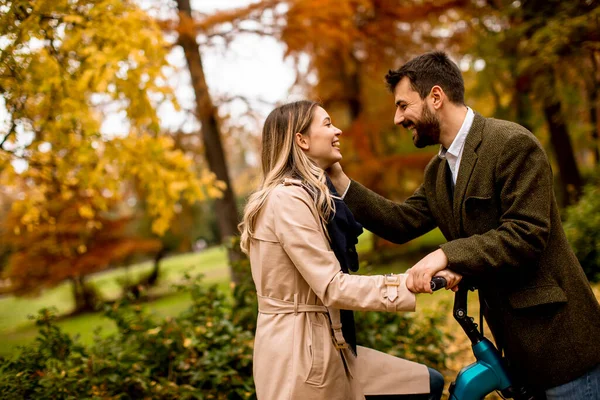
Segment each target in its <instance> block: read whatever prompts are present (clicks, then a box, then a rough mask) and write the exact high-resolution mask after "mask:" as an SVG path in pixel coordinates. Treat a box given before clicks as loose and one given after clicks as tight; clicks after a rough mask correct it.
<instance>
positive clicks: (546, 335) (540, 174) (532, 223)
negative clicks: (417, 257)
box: [344, 113, 600, 390]
mask: <svg viewBox="0 0 600 400" xmlns="http://www.w3.org/2000/svg"><path fill="white" fill-rule="evenodd" d="M446 163H447V161H446V160H445V159H442V158H440V157H438V156H437V155H436V156H434V157H433V159H432V160H431V161H430V163H429V164H428V166H427V167H426V169H425V176H424V182H423V184H422V185H421V186H420V187H419V188H418V189H417V190H416V192H415V193H414V194H413V195H412V196H411V197H410V198H408V199H407V200H406V201H405V202H404V203H401V204H398V203H394V202H392V201H389V200H387V199H385V198H383V197H381V196H379V195H377V194H375V193H373V192H372V191H370V190H368V189H366V188H365V187H363V186H361V185H360V184H358V183H356V182H354V181H352V183H351V184H350V187H349V189H348V192H347V194H346V196H345V198H344V200H345V202H346V203H347V204H348V206H349V207H350V209H351V210H352V213H353V214H354V216H355V217H356V219H357V220H358V221H359V222H360V223H361V224H363V225H364V227H365V228H366V229H368V230H370V231H372V232H374V233H375V234H377V235H379V236H381V237H383V238H385V239H387V240H389V241H392V242H395V243H404V242H407V241H409V240H411V239H414V238H416V237H418V236H420V235H422V234H424V233H426V232H428V231H430V230H431V229H433V228H435V227H436V226H437V227H439V228H440V230H441V231H442V233H443V234H444V236H445V237H446V239H447V241H448V242H447V243H445V244H443V245H441V248H442V250H443V251H444V253H445V254H446V255H447V257H448V260H449V268H450V269H452V270H454V271H456V272H458V273H460V274H462V275H463V276H465V277H471V279H474V280H475V281H476V282H477V283H478V284H479V294H480V297H481V298H482V299H483V304H485V307H484V309H485V312H484V315H485V317H486V320H487V322H488V324H489V326H490V329H491V330H492V333H493V335H494V338H495V340H496V343H497V344H498V345H499V346H500V347H502V348H503V349H504V351H505V354H506V356H507V358H508V360H509V362H510V364H511V368H513V370H514V372H515V376H517V377H521V378H523V379H524V380H525V381H526V383H528V384H529V385H530V386H531V387H533V388H535V389H538V390H539V389H547V388H551V387H554V386H557V385H561V384H563V383H566V382H569V381H571V380H573V379H575V378H577V377H579V376H581V375H582V374H583V373H585V371H587V370H589V369H591V368H592V367H593V366H595V365H597V364H599V363H600V306H599V304H598V300H597V299H596V298H595V296H594V294H593V292H592V290H591V288H590V286H589V283H588V281H587V279H586V277H585V275H584V273H583V270H582V268H581V266H580V264H579V262H578V261H577V258H576V257H575V255H574V253H573V251H572V250H571V248H570V247H569V244H568V242H567V239H566V237H565V234H564V231H563V228H562V225H561V220H560V215H559V210H558V207H557V204H556V200H555V197H554V193H553V189H552V172H551V169H550V165H549V162H548V158H547V157H546V154H545V152H544V150H543V149H542V147H541V145H540V143H539V142H538V140H537V139H536V138H535V137H534V136H533V134H532V133H531V132H529V131H528V130H526V129H525V128H523V127H521V126H520V125H517V124H515V123H512V122H508V121H502V120H496V119H488V118H484V117H482V116H481V115H479V114H477V113H476V114H475V119H474V121H473V125H472V127H471V129H470V131H469V134H468V136H467V138H466V141H465V147H464V150H463V155H462V160H461V164H460V168H459V173H458V177H457V180H456V186H455V187H454V188H452V186H451V183H450V182H451V176H450V174H451V172H450V171H449V169H448V168H447V165H446Z"/></svg>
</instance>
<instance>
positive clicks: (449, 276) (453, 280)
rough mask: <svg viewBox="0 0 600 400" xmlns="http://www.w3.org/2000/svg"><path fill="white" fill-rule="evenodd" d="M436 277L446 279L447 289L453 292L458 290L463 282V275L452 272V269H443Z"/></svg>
mask: <svg viewBox="0 0 600 400" xmlns="http://www.w3.org/2000/svg"><path fill="white" fill-rule="evenodd" d="M434 276H441V277H442V278H445V279H446V289H450V290H452V291H453V292H456V291H457V290H458V284H459V283H460V281H461V280H462V275H461V274H459V273H457V272H454V271H452V270H451V269H448V268H446V269H443V270H441V271H440V272H438V273H437V274H435V275H434Z"/></svg>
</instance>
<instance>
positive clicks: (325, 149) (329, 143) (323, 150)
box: [297, 107, 342, 169]
mask: <svg viewBox="0 0 600 400" xmlns="http://www.w3.org/2000/svg"><path fill="white" fill-rule="evenodd" d="M314 113H315V114H314V115H313V120H312V123H311V124H310V127H309V129H308V132H307V134H306V135H302V134H299V135H300V136H297V138H298V141H299V142H298V144H299V145H300V147H301V148H302V149H303V150H304V153H305V154H306V155H307V156H308V158H310V159H311V160H313V161H314V162H315V163H316V164H317V165H318V166H319V167H321V168H323V169H327V168H329V167H331V166H332V165H333V164H335V163H336V162H338V161H340V160H341V159H342V153H341V152H340V141H339V137H340V135H341V134H342V131H341V130H339V129H338V128H336V127H335V126H333V124H332V123H331V117H329V114H327V111H325V110H324V109H323V108H322V107H316V108H315V111H314Z"/></svg>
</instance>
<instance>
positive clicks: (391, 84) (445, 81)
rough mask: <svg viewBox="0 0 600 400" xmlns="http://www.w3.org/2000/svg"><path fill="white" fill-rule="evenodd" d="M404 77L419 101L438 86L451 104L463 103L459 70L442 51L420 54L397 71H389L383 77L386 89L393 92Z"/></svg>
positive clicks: (461, 80)
mask: <svg viewBox="0 0 600 400" xmlns="http://www.w3.org/2000/svg"><path fill="white" fill-rule="evenodd" d="M405 76H406V77H407V78H408V79H409V80H410V85H411V87H412V88H413V90H414V91H416V92H417V93H419V96H421V99H425V97H427V95H429V93H430V92H431V88H432V87H434V86H435V85H438V86H440V87H441V88H442V89H443V90H444V93H446V96H448V99H449V100H450V101H451V102H452V103H454V104H464V103H465V82H464V81H463V77H462V74H461V72H460V69H459V68H458V65H456V64H455V63H454V62H452V61H451V60H450V58H448V56H447V55H446V53H444V52H443V51H434V52H431V53H425V54H422V55H420V56H418V57H415V58H413V59H412V60H410V61H409V62H407V63H406V64H404V65H403V66H402V67H400V68H398V69H397V70H395V71H394V70H390V71H389V72H388V73H387V75H386V76H385V81H386V83H387V87H388V89H389V90H390V91H391V92H394V89H395V88H396V85H397V84H398V82H400V81H401V80H402V78H404V77H405Z"/></svg>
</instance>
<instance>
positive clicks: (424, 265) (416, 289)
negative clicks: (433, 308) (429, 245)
mask: <svg viewBox="0 0 600 400" xmlns="http://www.w3.org/2000/svg"><path fill="white" fill-rule="evenodd" d="M447 266H448V257H446V254H445V253H444V252H443V251H442V249H437V250H436V251H434V252H432V253H429V254H428V255H426V256H425V257H424V258H423V259H421V261H419V262H418V263H416V264H415V265H414V266H413V267H412V268H410V269H409V270H408V271H407V273H408V274H409V279H407V281H406V287H407V288H408V290H410V291H411V292H413V293H433V291H432V290H431V284H430V282H431V278H432V277H433V276H434V275H441V276H444V278H446V276H448V277H449V278H450V281H451V282H452V283H454V282H455V280H456V277H455V276H451V275H450V274H445V275H442V274H438V272H440V271H442V270H444V269H446V267H447ZM456 275H458V274H456ZM447 280H448V279H447ZM459 281H460V280H459ZM409 285H410V286H409ZM448 286H449V287H452V288H453V287H454V286H456V284H454V285H451V284H450V282H449V283H448Z"/></svg>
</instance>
